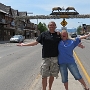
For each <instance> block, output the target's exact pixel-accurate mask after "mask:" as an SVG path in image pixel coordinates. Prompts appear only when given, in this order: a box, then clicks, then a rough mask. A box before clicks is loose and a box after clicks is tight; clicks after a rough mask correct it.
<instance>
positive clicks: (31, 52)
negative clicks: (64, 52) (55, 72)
mask: <svg viewBox="0 0 90 90" xmlns="http://www.w3.org/2000/svg"><path fill="white" fill-rule="evenodd" d="M30 41H32V40H26V42H30ZM82 43H83V45H85V48H84V49H81V48H79V47H77V48H76V49H75V50H74V51H75V52H76V54H77V56H78V58H79V59H80V61H81V63H82V65H83V66H84V68H85V70H86V72H87V73H88V76H89V79H90V40H82ZM16 44H17V43H4V44H0V90H30V87H31V86H32V84H34V82H36V81H35V80H36V78H37V76H38V75H39V70H40V65H41V62H42V60H41V45H36V46H34V47H30V46H22V47H19V46H16ZM80 71H81V72H82V69H81V67H80ZM82 75H83V77H84V79H85V81H87V79H86V77H85V75H84V73H83V72H82ZM37 82H38V80H37ZM33 87H34V85H33ZM39 87H41V82H40V86H39ZM32 90H33V89H32Z"/></svg>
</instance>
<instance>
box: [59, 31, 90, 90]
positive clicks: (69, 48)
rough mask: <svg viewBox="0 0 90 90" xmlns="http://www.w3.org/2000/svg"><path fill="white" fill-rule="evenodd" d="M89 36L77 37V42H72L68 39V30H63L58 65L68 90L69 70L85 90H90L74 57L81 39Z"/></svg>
mask: <svg viewBox="0 0 90 90" xmlns="http://www.w3.org/2000/svg"><path fill="white" fill-rule="evenodd" d="M88 36H90V34H88V35H85V36H80V37H76V38H75V40H72V39H69V38H68V33H67V31H66V30H62V32H61V38H62V40H61V41H60V42H59V45H58V50H59V55H58V63H59V68H60V73H61V77H62V82H63V83H64V86H65V89H66V90H68V69H69V71H70V72H71V74H72V75H73V76H74V78H75V79H76V80H78V81H79V82H80V83H81V84H82V85H83V86H84V90H90V89H89V88H88V87H87V85H86V84H85V82H84V80H83V78H82V76H81V75H80V73H79V70H78V68H77V65H76V63H75V59H74V57H73V50H74V48H75V47H76V46H77V45H78V44H79V43H80V42H81V39H84V38H86V37H88Z"/></svg>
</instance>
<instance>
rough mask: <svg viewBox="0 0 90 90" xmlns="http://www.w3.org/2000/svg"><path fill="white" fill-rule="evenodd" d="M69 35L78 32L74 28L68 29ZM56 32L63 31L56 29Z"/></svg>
mask: <svg viewBox="0 0 90 90" xmlns="http://www.w3.org/2000/svg"><path fill="white" fill-rule="evenodd" d="M66 30H67V31H68V32H69V33H76V32H77V29H76V28H74V29H66ZM56 31H60V32H61V31H62V29H56Z"/></svg>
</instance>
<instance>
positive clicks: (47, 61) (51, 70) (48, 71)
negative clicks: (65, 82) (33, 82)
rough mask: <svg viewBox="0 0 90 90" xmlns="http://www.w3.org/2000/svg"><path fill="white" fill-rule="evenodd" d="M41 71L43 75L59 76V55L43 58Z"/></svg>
mask: <svg viewBox="0 0 90 90" xmlns="http://www.w3.org/2000/svg"><path fill="white" fill-rule="evenodd" d="M40 73H41V75H42V77H49V76H54V77H56V78H57V77H58V73H59V65H58V61H57V57H50V58H43V63H42V65H41V71H40Z"/></svg>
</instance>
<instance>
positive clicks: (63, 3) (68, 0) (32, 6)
mask: <svg viewBox="0 0 90 90" xmlns="http://www.w3.org/2000/svg"><path fill="white" fill-rule="evenodd" d="M0 3H3V4H5V5H6V6H11V8H13V9H15V10H18V11H19V12H22V11H26V12H27V13H31V14H28V15H31V16H33V15H50V14H51V12H52V8H53V7H61V8H62V7H64V8H67V7H69V6H71V7H74V8H75V9H76V11H77V12H79V14H90V0H0ZM62 20H63V19H38V23H39V22H42V23H46V25H48V23H49V22H50V21H55V22H56V25H57V29H61V28H62V25H61V24H60V23H61V22H62ZM65 20H66V22H67V23H68V24H67V25H66V27H67V28H68V29H73V28H77V27H78V26H79V25H82V24H87V25H90V19H88V18H86V19H76V18H75V19H65ZM30 21H31V22H33V23H35V24H37V20H36V19H31V20H30Z"/></svg>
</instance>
